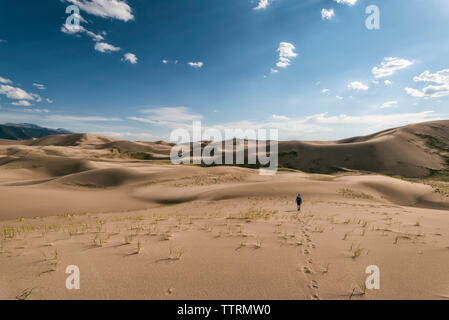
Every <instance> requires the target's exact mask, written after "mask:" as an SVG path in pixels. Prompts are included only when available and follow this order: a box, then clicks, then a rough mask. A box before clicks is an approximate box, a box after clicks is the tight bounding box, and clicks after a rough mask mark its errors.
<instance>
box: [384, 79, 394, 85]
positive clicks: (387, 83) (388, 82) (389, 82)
mask: <svg viewBox="0 0 449 320" xmlns="http://www.w3.org/2000/svg"><path fill="white" fill-rule="evenodd" d="M384 84H385V85H386V86H389V85H392V84H393V82H391V81H390V80H385V81H384Z"/></svg>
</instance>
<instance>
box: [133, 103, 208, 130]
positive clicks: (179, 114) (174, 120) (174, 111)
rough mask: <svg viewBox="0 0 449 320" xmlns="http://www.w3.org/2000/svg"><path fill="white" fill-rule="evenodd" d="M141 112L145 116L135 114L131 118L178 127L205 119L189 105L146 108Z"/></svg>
mask: <svg viewBox="0 0 449 320" xmlns="http://www.w3.org/2000/svg"><path fill="white" fill-rule="evenodd" d="M140 113H141V114H142V115H145V116H133V117H129V119H130V120H134V121H139V122H143V123H148V124H153V125H158V126H164V127H177V126H180V125H183V124H189V123H191V122H192V121H195V120H202V119H203V116H202V115H200V114H197V113H193V112H191V111H190V110H189V108H187V107H162V108H155V109H144V110H141V111H140Z"/></svg>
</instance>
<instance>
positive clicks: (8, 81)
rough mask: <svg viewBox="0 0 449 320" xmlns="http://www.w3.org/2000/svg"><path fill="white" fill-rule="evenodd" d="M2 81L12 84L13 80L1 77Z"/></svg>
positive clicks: (0, 80)
mask: <svg viewBox="0 0 449 320" xmlns="http://www.w3.org/2000/svg"><path fill="white" fill-rule="evenodd" d="M0 83H4V84H10V83H12V80H9V79H6V78H2V77H0Z"/></svg>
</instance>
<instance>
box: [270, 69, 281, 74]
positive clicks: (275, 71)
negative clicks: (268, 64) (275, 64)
mask: <svg viewBox="0 0 449 320" xmlns="http://www.w3.org/2000/svg"><path fill="white" fill-rule="evenodd" d="M278 72H279V70H278V69H274V68H271V69H270V73H278Z"/></svg>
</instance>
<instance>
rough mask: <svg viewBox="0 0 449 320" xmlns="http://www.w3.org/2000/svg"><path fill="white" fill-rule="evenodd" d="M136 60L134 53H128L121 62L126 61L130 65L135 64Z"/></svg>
mask: <svg viewBox="0 0 449 320" xmlns="http://www.w3.org/2000/svg"><path fill="white" fill-rule="evenodd" d="M137 60H138V59H137V57H136V55H135V54H134V53H130V52H128V53H125V54H124V55H123V58H122V61H128V62H129V63H131V64H137Z"/></svg>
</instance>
